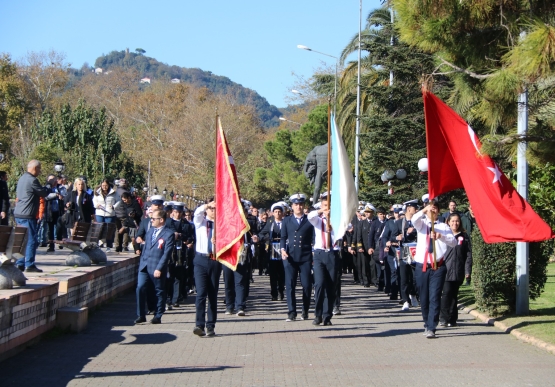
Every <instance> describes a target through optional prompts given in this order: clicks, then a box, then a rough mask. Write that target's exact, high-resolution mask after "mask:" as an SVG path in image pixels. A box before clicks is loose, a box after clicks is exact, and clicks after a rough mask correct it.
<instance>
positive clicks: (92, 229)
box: [49, 222, 115, 251]
mask: <svg viewBox="0 0 555 387" xmlns="http://www.w3.org/2000/svg"><path fill="white" fill-rule="evenodd" d="M111 225H112V224H110V223H84V222H76V223H75V225H74V226H73V229H72V235H71V238H64V239H62V240H61V241H49V242H53V243H56V244H58V245H60V246H65V247H67V248H69V249H70V250H72V251H77V250H82V249H84V248H85V247H92V246H93V245H98V241H99V240H100V239H102V235H107V234H106V231H104V234H103V230H105V229H106V230H108V229H109V228H110V227H107V226H111ZM111 230H112V232H113V233H115V225H113V228H111Z"/></svg>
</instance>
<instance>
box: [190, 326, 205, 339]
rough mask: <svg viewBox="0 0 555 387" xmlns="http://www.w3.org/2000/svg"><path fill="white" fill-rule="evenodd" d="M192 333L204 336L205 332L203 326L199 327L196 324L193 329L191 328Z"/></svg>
mask: <svg viewBox="0 0 555 387" xmlns="http://www.w3.org/2000/svg"><path fill="white" fill-rule="evenodd" d="M193 334H195V335H197V336H200V337H202V336H206V332H204V328H201V327H199V326H196V327H195V329H193Z"/></svg>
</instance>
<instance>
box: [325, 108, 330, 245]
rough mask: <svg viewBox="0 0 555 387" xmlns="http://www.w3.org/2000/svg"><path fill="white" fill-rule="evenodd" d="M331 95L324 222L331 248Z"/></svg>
mask: <svg viewBox="0 0 555 387" xmlns="http://www.w3.org/2000/svg"><path fill="white" fill-rule="evenodd" d="M330 191H331V97H330V99H329V101H328V211H329V213H328V219H327V223H326V233H327V234H326V237H327V239H328V242H329V243H328V246H329V247H330V249H331V230H330V226H331V194H330Z"/></svg>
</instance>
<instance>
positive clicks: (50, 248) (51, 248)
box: [46, 247, 56, 253]
mask: <svg viewBox="0 0 555 387" xmlns="http://www.w3.org/2000/svg"><path fill="white" fill-rule="evenodd" d="M54 251H56V250H54V247H49V248H48V249H46V252H47V253H53V252H54Z"/></svg>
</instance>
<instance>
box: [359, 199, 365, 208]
mask: <svg viewBox="0 0 555 387" xmlns="http://www.w3.org/2000/svg"><path fill="white" fill-rule="evenodd" d="M365 205H366V202H365V201H364V200H359V202H358V206H359V207H364V206H365Z"/></svg>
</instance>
